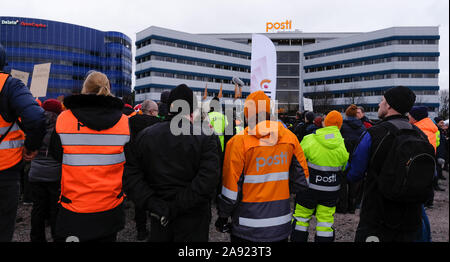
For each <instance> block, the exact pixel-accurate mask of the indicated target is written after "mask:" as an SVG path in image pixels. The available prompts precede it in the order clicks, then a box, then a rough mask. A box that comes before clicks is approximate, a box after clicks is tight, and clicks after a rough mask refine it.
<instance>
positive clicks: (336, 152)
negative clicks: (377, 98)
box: [291, 110, 349, 242]
mask: <svg viewBox="0 0 450 262" xmlns="http://www.w3.org/2000/svg"><path fill="white" fill-rule="evenodd" d="M324 126H325V127H324V128H320V129H318V130H316V133H315V134H311V135H307V136H305V137H304V138H303V141H302V142H301V143H300V145H301V147H302V148H303V149H304V152H305V157H306V159H307V161H308V168H309V188H308V191H306V192H304V193H302V194H297V196H296V199H295V202H296V206H295V213H294V225H295V227H294V230H293V232H292V235H291V241H293V242H307V241H308V236H309V233H308V228H309V221H310V220H311V218H312V216H313V214H314V212H315V215H316V219H317V225H316V236H315V241H316V242H332V241H334V237H335V234H334V230H333V228H332V226H333V223H334V213H335V211H336V200H337V197H338V192H339V188H340V184H341V177H342V171H343V170H344V169H345V165H346V164H347V160H348V156H349V154H348V152H347V150H346V149H345V144H344V139H343V138H342V136H341V133H340V132H339V129H340V128H341V126H342V116H341V113H339V112H338V111H335V110H333V111H331V112H330V113H328V114H327V116H326V117H325V120H324Z"/></svg>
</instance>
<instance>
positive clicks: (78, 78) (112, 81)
mask: <svg viewBox="0 0 450 262" xmlns="http://www.w3.org/2000/svg"><path fill="white" fill-rule="evenodd" d="M49 78H50V79H61V80H75V81H84V79H85V76H84V75H72V74H50V76H49ZM109 82H110V84H111V85H113V84H116V85H122V86H128V87H131V81H129V80H125V79H121V78H109Z"/></svg>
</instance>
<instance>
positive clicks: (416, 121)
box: [408, 106, 444, 208]
mask: <svg viewBox="0 0 450 262" xmlns="http://www.w3.org/2000/svg"><path fill="white" fill-rule="evenodd" d="M408 118H409V123H410V124H413V125H415V126H417V127H418V128H419V129H420V130H422V132H424V133H425V135H427V137H428V141H429V142H430V144H431V145H432V146H433V147H434V150H435V152H437V148H438V147H439V145H440V132H439V129H438V127H437V126H436V125H435V124H434V122H433V120H431V118H429V117H428V108H427V107H425V106H413V108H411V110H410V111H409V114H408ZM433 188H434V190H436V191H444V189H442V188H440V187H439V183H438V176H437V173H436V175H435V176H434V180H433ZM433 200H434V191H432V194H430V198H429V200H428V201H427V202H426V203H425V207H429V208H431V207H433Z"/></svg>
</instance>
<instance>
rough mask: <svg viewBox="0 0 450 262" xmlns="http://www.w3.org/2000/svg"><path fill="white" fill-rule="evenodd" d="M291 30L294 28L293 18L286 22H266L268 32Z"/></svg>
mask: <svg viewBox="0 0 450 262" xmlns="http://www.w3.org/2000/svg"><path fill="white" fill-rule="evenodd" d="M272 29H275V30H286V29H287V30H291V29H292V20H286V21H285V22H275V23H272V22H267V23H266V33H267V32H269V30H272Z"/></svg>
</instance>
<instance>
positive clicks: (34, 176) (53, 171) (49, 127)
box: [28, 111, 61, 182]
mask: <svg viewBox="0 0 450 262" xmlns="http://www.w3.org/2000/svg"><path fill="white" fill-rule="evenodd" d="M44 114H45V127H46V134H45V136H44V140H43V141H42V146H41V148H39V153H38V155H37V156H36V157H35V158H34V159H33V160H32V161H31V168H30V172H29V173H28V177H29V181H30V182H55V181H59V180H60V179H61V163H59V162H58V161H56V160H55V159H54V158H53V157H52V156H51V155H50V154H49V152H48V145H49V143H50V136H51V134H52V132H53V130H54V129H55V124H56V119H57V118H58V115H57V114H55V113H53V112H49V111H45V113H44Z"/></svg>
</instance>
